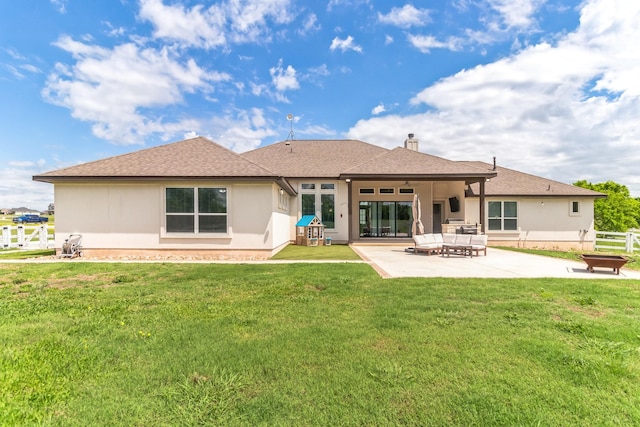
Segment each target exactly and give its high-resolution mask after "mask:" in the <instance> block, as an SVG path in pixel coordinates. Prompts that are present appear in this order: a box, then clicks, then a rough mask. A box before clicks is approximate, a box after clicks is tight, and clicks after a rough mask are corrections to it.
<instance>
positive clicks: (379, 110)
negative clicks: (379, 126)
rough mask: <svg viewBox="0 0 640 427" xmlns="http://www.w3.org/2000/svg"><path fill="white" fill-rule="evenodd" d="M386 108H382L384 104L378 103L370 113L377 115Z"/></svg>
mask: <svg viewBox="0 0 640 427" xmlns="http://www.w3.org/2000/svg"><path fill="white" fill-rule="evenodd" d="M385 111H387V110H386V108H384V104H382V103H380V104H378V105H376V106H375V107H374V108H373V110H371V114H373V115H374V116H377V115H378V114H380V113H384V112H385Z"/></svg>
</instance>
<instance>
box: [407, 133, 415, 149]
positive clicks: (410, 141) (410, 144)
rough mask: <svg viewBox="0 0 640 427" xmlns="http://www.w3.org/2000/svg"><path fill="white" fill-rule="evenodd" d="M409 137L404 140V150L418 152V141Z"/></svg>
mask: <svg viewBox="0 0 640 427" xmlns="http://www.w3.org/2000/svg"><path fill="white" fill-rule="evenodd" d="M408 136H409V137H408V138H407V139H405V140H404V148H406V149H408V150H413V151H418V140H417V139H416V138H414V137H413V134H412V133H410V134H409V135H408Z"/></svg>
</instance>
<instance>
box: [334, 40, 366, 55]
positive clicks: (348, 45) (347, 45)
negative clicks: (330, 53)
mask: <svg viewBox="0 0 640 427" xmlns="http://www.w3.org/2000/svg"><path fill="white" fill-rule="evenodd" d="M329 49H331V50H336V49H339V50H341V51H342V52H346V51H347V50H353V51H356V52H362V47H360V46H358V45H357V44H355V43H354V42H353V37H351V36H347V38H346V39H344V40H342V39H340V38H339V37H335V38H334V39H333V40H332V41H331V46H330V47H329Z"/></svg>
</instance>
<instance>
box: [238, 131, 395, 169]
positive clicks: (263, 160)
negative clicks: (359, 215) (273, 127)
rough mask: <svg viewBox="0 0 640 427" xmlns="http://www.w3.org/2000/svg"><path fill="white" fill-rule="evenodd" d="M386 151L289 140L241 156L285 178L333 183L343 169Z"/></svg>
mask: <svg viewBox="0 0 640 427" xmlns="http://www.w3.org/2000/svg"><path fill="white" fill-rule="evenodd" d="M388 151H389V150H387V149H386V148H382V147H378V146H376V145H372V144H368V143H366V142H362V141H358V140H354V139H343V140H290V141H282V142H278V143H275V144H271V145H268V146H266V147H261V148H257V149H255V150H252V151H248V152H246V153H243V154H242V155H243V157H244V158H245V159H248V160H251V161H253V162H255V163H257V164H260V165H263V166H264V167H266V168H268V169H269V170H272V171H274V172H277V173H278V174H279V175H281V176H286V177H288V178H334V179H337V178H338V177H340V174H341V173H343V172H344V171H346V170H347V169H349V168H352V167H354V166H356V165H358V164H359V163H361V162H362V161H364V160H367V159H371V158H374V157H377V156H379V155H381V154H384V153H386V152H388Z"/></svg>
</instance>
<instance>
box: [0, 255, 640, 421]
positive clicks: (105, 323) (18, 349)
mask: <svg viewBox="0 0 640 427" xmlns="http://www.w3.org/2000/svg"><path fill="white" fill-rule="evenodd" d="M639 322H640V288H639V286H638V284H637V283H634V282H632V281H629V280H574V281H572V280H563V279H544V280H542V279H529V280H523V279H521V280H481V279H460V280H452V279H385V280H383V279H381V278H379V276H378V275H377V274H376V273H375V272H374V271H373V270H372V269H371V268H370V267H369V266H368V265H366V264H285V265H282V264H278V265H216V264H170V263H164V264H124V263H123V264H107V263H81V262H80V263H78V262H74V263H55V264H27V265H25V264H1V263H0V343H2V346H1V347H0V425H11V426H13V425H54V426H57V425H60V426H86V425H109V426H113V425H126V426H130V425H145V426H146V425H154V426H155V425H166V426H169V425H247V426H254V425H265V426H267V425H268V426H272V425H465V426H466V425H477V426H487V425H499V426H504V425H544V426H552V425H638V424H640V352H639V348H640V335H639V333H640V329H638V325H639V324H640V323H639Z"/></svg>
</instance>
